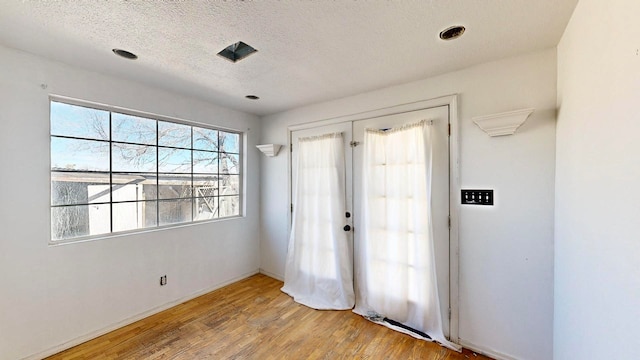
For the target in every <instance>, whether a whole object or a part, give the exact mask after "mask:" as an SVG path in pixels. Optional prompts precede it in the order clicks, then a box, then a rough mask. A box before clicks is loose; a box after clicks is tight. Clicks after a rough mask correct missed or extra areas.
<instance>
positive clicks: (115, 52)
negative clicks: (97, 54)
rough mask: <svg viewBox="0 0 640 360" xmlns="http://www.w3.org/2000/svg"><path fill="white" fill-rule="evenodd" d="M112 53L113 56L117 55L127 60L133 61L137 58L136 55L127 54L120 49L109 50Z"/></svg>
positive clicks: (127, 52)
mask: <svg viewBox="0 0 640 360" xmlns="http://www.w3.org/2000/svg"><path fill="white" fill-rule="evenodd" d="M111 51H113V53H114V54H116V55H118V56H122V57H123V58H125V59H129V60H135V59H137V58H138V55H136V54H134V53H132V52H129V51H127V50H122V49H113V50H111Z"/></svg>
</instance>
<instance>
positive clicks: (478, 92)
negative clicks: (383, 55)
mask: <svg viewBox="0 0 640 360" xmlns="http://www.w3.org/2000/svg"><path fill="white" fill-rule="evenodd" d="M452 93H458V94H460V97H459V103H460V105H459V116H460V122H461V131H460V139H461V184H462V186H463V188H489V189H495V192H496V193H495V197H496V200H495V201H496V206H493V207H490V208H485V207H478V206H464V207H462V209H461V216H460V219H461V220H460V221H461V223H460V337H461V339H462V340H463V343H464V344H466V345H467V346H469V345H471V346H473V347H475V348H477V349H484V350H489V351H491V352H492V353H493V354H494V355H499V356H501V357H504V358H507V357H510V356H511V357H516V358H519V359H549V358H551V353H552V327H553V318H552V316H553V210H554V208H553V206H554V198H553V190H554V161H555V158H554V153H555V115H556V112H555V106H556V53H555V50H554V49H550V50H546V51H542V52H538V53H534V54H530V55H526V56H522V57H517V58H510V59H505V60H501V61H497V62H492V63H487V64H483V65H478V66H475V67H472V68H468V69H466V70H462V71H458V72H454V73H449V74H445V75H442V76H438V77H434V78H430V79H426V80H420V81H416V82H412V83H408V84H404V85H400V86H395V87H390V88H386V89H382V90H379V91H373V92H369V93H365V94H360V95H357V96H352V97H348V98H343V99H339V100H335V101H331V102H326V103H321V104H315V105H311V106H306V107H303V108H298V109H293V110H290V111H287V112H284V113H280V114H275V115H272V116H268V117H266V118H264V119H263V122H264V123H263V132H262V135H263V136H262V139H261V140H262V142H263V143H272V142H273V143H277V144H287V127H288V126H289V125H291V124H297V123H304V122H310V121H315V120H322V119H327V118H332V117H336V116H340V115H347V114H354V113H359V112H363V111H368V110H373V109H378V108H383V107H387V106H393V105H397V104H402V103H408V102H413V101H418V100H424V99H430V98H435V97H439V96H442V95H448V94H452ZM528 107H533V108H535V109H536V110H535V112H534V113H533V114H532V115H531V117H530V118H529V120H528V121H527V122H526V123H525V124H524V125H523V126H522V127H521V128H520V129H519V131H518V133H517V134H516V135H514V136H507V137H500V138H489V137H488V136H487V135H486V134H485V133H484V132H482V131H481V130H480V129H479V128H478V127H477V126H476V125H475V124H473V123H472V121H471V118H472V117H474V116H480V115H488V114H493V113H498V112H504V111H509V110H517V109H523V108H528ZM288 154H289V152H288V151H286V149H285V150H284V151H282V152H281V153H280V154H279V155H278V156H277V157H275V158H266V159H263V160H262V163H261V213H262V225H261V226H262V238H261V256H262V261H261V268H262V270H263V271H264V272H265V273H267V274H272V275H275V276H278V277H281V278H282V277H283V274H284V263H285V257H286V249H287V238H288V237H287V231H288V224H287V212H288V211H289V204H288V202H287V181H288V177H287V156H288Z"/></svg>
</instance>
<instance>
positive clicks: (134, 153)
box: [111, 143, 156, 173]
mask: <svg viewBox="0 0 640 360" xmlns="http://www.w3.org/2000/svg"><path fill="white" fill-rule="evenodd" d="M112 149H113V150H112V152H111V154H112V155H111V156H112V162H113V165H112V166H113V171H116V172H141V173H146V172H155V171H156V147H155V146H147V145H131V144H116V143H113V144H112Z"/></svg>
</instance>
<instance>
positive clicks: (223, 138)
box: [220, 131, 240, 154]
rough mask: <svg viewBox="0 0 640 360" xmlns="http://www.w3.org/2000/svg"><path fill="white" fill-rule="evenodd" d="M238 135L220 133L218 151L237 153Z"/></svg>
mask: <svg viewBox="0 0 640 360" xmlns="http://www.w3.org/2000/svg"><path fill="white" fill-rule="evenodd" d="M239 146H240V135H239V134H233V133H228V132H224V131H220V151H221V152H222V151H225V152H231V153H236V154H237V153H239V152H240V150H239V149H240V148H239Z"/></svg>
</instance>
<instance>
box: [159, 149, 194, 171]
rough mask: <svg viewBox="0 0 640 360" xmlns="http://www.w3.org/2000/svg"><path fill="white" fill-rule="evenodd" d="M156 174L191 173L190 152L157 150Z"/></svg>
mask: <svg viewBox="0 0 640 360" xmlns="http://www.w3.org/2000/svg"><path fill="white" fill-rule="evenodd" d="M158 172H165V173H191V150H183V149H172V148H162V147H161V148H158Z"/></svg>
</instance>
